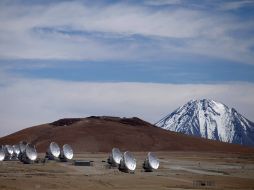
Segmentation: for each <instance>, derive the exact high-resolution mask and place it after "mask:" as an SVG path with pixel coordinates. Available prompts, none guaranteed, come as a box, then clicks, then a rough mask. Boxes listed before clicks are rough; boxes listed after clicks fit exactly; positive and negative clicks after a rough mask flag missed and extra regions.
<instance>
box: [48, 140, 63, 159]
mask: <svg viewBox="0 0 254 190" xmlns="http://www.w3.org/2000/svg"><path fill="white" fill-rule="evenodd" d="M49 151H50V153H51V154H52V155H53V156H54V157H56V158H58V157H59V155H60V148H59V146H58V144H57V143H55V142H51V143H50V145H49Z"/></svg>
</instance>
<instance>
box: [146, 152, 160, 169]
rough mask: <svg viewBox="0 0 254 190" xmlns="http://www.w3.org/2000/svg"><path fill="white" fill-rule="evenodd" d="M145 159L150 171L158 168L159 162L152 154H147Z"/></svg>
mask: <svg viewBox="0 0 254 190" xmlns="http://www.w3.org/2000/svg"><path fill="white" fill-rule="evenodd" d="M147 159H148V164H149V166H150V167H151V168H152V169H154V170H157V169H158V168H159V166H160V162H159V160H158V158H157V157H156V155H155V154H154V153H152V152H149V153H148V155H147Z"/></svg>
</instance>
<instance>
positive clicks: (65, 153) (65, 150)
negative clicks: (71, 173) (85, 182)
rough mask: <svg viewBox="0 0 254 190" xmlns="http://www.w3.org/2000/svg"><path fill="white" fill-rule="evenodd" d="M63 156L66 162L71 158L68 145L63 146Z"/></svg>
mask: <svg viewBox="0 0 254 190" xmlns="http://www.w3.org/2000/svg"><path fill="white" fill-rule="evenodd" d="M63 156H64V157H65V158H66V159H68V160H71V159H72V158H73V150H72V148H71V146H70V145H68V144H65V145H63Z"/></svg>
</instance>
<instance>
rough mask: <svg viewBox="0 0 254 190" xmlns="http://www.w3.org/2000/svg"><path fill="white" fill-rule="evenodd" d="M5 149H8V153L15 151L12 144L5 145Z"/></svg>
mask: <svg viewBox="0 0 254 190" xmlns="http://www.w3.org/2000/svg"><path fill="white" fill-rule="evenodd" d="M5 150H6V153H7V154H9V155H12V154H13V152H14V150H13V147H12V146H11V145H5Z"/></svg>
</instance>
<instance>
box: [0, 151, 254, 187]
mask: <svg viewBox="0 0 254 190" xmlns="http://www.w3.org/2000/svg"><path fill="white" fill-rule="evenodd" d="M133 154H134V156H135V157H136V159H137V163H138V164H137V169H136V171H135V174H129V173H123V172H120V171H118V169H110V168H109V167H108V165H107V163H106V162H105V161H106V159H107V157H108V154H107V153H82V154H76V155H75V159H78V160H81V159H82V160H90V161H94V164H93V166H74V165H73V164H72V163H70V162H69V163H63V162H55V161H51V162H49V163H45V164H42V163H39V164H32V165H25V164H22V163H21V162H19V161H6V162H1V163H0V189H1V190H12V189H13V190H14V189H15V190H19V189H20V190H23V189H26V190H34V189H59V190H60V189H144V190H145V189H153V190H154V189H175V190H176V189H177V190H180V189H205V188H207V189H230V190H232V189H239V190H240V189H241V190H242V189H254V155H253V154H236V153H234V154H233V153H231V154H230V153H227V154H224V153H204V152H203V153H200V152H180V151H177V152H176V151H172V152H156V154H157V156H158V158H159V159H160V168H159V169H158V170H157V171H155V172H144V171H143V169H142V162H143V160H144V159H145V157H146V152H134V153H133ZM43 156H44V154H40V155H39V157H40V158H42V157H43Z"/></svg>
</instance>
